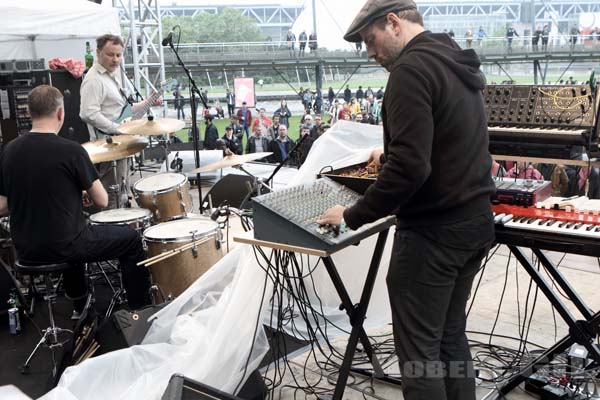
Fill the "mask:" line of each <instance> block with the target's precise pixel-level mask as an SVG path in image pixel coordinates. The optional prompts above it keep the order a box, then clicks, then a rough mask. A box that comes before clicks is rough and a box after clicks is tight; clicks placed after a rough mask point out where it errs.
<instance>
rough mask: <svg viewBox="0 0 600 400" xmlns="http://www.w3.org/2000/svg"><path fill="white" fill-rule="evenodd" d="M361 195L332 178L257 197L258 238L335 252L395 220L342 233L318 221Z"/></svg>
mask: <svg viewBox="0 0 600 400" xmlns="http://www.w3.org/2000/svg"><path fill="white" fill-rule="evenodd" d="M359 198H360V195H359V194H358V193H356V192H354V191H352V190H350V189H348V188H346V187H345V186H342V185H341V184H339V183H337V182H334V181H333V180H331V179H329V178H321V179H318V180H317V181H314V182H311V183H305V184H302V185H298V186H294V187H290V188H286V189H284V190H280V191H275V192H271V193H268V194H265V195H262V196H258V197H255V198H254V199H253V209H254V237H255V238H256V239H260V240H267V241H271V242H277V243H286V244H291V245H296V246H302V247H309V248H312V249H319V250H324V251H327V252H329V253H333V252H335V251H338V250H340V249H341V248H343V247H346V246H348V245H351V244H355V243H357V242H359V241H360V240H362V239H363V238H365V237H368V236H370V235H372V234H373V233H376V232H379V231H381V230H383V229H385V228H387V227H389V226H391V225H392V224H393V223H394V221H395V218H394V217H393V216H391V217H387V218H382V219H380V220H379V221H376V222H374V223H371V224H367V225H365V226H363V227H361V228H360V229H358V230H356V231H351V230H349V231H346V232H341V233H340V232H338V231H337V230H336V229H333V228H331V227H323V226H319V225H318V224H317V222H316V221H317V219H318V218H319V217H320V216H321V215H322V214H323V213H324V212H325V211H326V210H327V209H329V208H331V207H333V206H335V205H337V204H339V205H342V206H345V207H349V206H352V205H353V204H354V203H356V201H357V200H358V199H359Z"/></svg>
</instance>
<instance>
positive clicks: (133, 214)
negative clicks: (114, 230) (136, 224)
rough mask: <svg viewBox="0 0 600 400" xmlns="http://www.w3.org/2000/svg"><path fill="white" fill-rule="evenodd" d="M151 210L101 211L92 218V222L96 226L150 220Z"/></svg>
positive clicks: (118, 209)
mask: <svg viewBox="0 0 600 400" xmlns="http://www.w3.org/2000/svg"><path fill="white" fill-rule="evenodd" d="M150 216H151V213H150V210H146V209H145V208H117V209H114V210H107V211H101V212H99V213H96V214H93V215H91V216H90V221H92V222H93V223H96V224H117V223H119V222H130V221H136V220H139V219H140V220H143V219H146V218H150Z"/></svg>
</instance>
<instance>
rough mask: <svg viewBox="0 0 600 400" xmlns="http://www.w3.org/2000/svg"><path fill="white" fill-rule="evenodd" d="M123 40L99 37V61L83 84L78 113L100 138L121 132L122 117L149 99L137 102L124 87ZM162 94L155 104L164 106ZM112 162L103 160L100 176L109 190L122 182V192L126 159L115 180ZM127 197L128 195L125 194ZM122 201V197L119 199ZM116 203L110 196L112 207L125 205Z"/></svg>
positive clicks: (135, 110) (118, 165) (114, 37)
mask: <svg viewBox="0 0 600 400" xmlns="http://www.w3.org/2000/svg"><path fill="white" fill-rule="evenodd" d="M122 56H123V40H122V39H121V37H119V36H116V35H109V34H107V35H102V36H100V37H99V38H97V39H96V60H95V61H94V65H93V66H92V67H91V68H90V70H89V71H88V73H87V75H86V76H85V78H84V79H83V83H82V84H81V105H80V112H79V116H80V117H81V119H82V120H83V121H84V122H86V123H87V124H88V128H89V130H90V138H92V139H93V138H98V139H101V138H103V137H104V135H103V134H109V135H114V134H118V133H119V131H118V126H119V122H120V121H118V120H119V118H120V117H122V116H126V115H127V114H128V112H127V110H130V112H129V114H136V113H138V112H139V111H140V110H143V108H144V107H145V106H146V101H142V102H139V103H134V102H133V100H132V98H131V96H129V97H128V96H127V92H128V91H127V90H126V89H125V88H124V86H123V74H122V73H121V71H122V70H121V62H122ZM161 104H162V98H161V97H159V98H158V99H157V100H156V101H155V102H154V104H153V105H161ZM112 167H113V164H112V163H100V164H99V165H98V170H99V172H100V177H101V178H100V179H101V181H102V184H103V185H104V187H105V188H106V189H109V188H110V186H112V185H116V184H119V185H120V186H121V187H120V190H121V191H125V193H126V191H127V188H128V187H129V182H128V170H127V161H126V160H119V161H118V162H117V174H116V175H117V181H116V182H115V178H114V175H115V174H114V173H113V169H112ZM124 197H125V196H124ZM120 200H121V199H120ZM122 202H123V201H122V200H121V204H118V205H117V204H115V203H116V201H115V199H114V196H110V197H109V208H115V207H120V206H123V205H124V204H122Z"/></svg>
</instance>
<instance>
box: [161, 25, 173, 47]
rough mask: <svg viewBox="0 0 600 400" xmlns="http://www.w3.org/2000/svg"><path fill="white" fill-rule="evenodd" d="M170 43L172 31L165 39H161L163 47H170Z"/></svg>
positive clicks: (171, 41)
mask: <svg viewBox="0 0 600 400" xmlns="http://www.w3.org/2000/svg"><path fill="white" fill-rule="evenodd" d="M172 43H173V30H172V29H171V31H170V32H169V34H168V35H167V37H166V38H164V39H163V41H162V45H163V46H168V45H170V44H172Z"/></svg>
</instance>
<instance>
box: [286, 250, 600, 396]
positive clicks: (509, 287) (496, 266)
mask: <svg viewBox="0 0 600 400" xmlns="http://www.w3.org/2000/svg"><path fill="white" fill-rule="evenodd" d="M508 254H509V252H508V249H507V248H506V247H505V246H501V247H499V248H498V249H497V252H496V253H495V255H494V256H493V257H492V258H491V259H490V260H489V262H488V264H487V266H486V268H485V269H484V270H483V271H482V273H480V274H479V276H478V277H477V278H476V281H475V283H477V281H478V280H479V278H481V283H480V285H479V289H478V291H477V294H476V296H475V297H474V298H473V307H472V310H471V312H470V314H469V320H468V328H467V329H468V330H469V331H472V333H469V334H468V336H469V339H470V340H477V341H482V342H485V343H488V341H490V336H489V333H490V332H492V330H493V331H494V332H495V334H496V335H505V336H511V337H519V329H520V326H519V321H522V320H523V316H524V312H525V301H526V295H527V289H528V285H529V276H528V275H527V273H526V271H525V270H524V269H523V267H521V266H519V265H517V264H516V262H515V259H514V257H510V259H509V257H508ZM563 256H564V254H559V253H551V258H552V259H553V260H554V261H555V262H558V261H559V260H560V259H561V258H562V257H563ZM559 269H560V271H561V272H562V273H563V274H564V276H565V277H566V278H567V279H568V281H569V282H570V283H571V285H572V286H573V287H574V288H575V290H576V291H577V292H578V293H579V295H580V296H581V297H582V298H583V300H584V301H585V302H586V303H587V305H588V306H589V307H590V308H591V309H592V310H598V309H599V308H600V296H598V294H597V287H598V280H599V279H600V276H599V275H600V268H599V265H598V260H597V259H594V258H591V257H583V256H577V255H567V256H566V257H564V259H563V260H562V261H561V262H560V267H559ZM517 281H518V285H517ZM505 282H506V287H505ZM474 286H475V285H474ZM517 286H518V290H517ZM533 287H534V288H535V285H534V286H533ZM555 290H556V291H557V292H558V289H555ZM503 291H504V295H502V293H503ZM533 294H534V292H532V294H531V296H530V300H529V307H528V310H529V312H531V310H532V304H533ZM502 296H503V299H502V302H501V298H502ZM500 303H501V307H500ZM565 303H566V304H567V306H568V308H569V309H570V311H571V312H573V313H574V315H577V316H578V317H579V313H577V310H576V309H575V307H573V305H572V304H571V303H570V302H568V301H565ZM367 317H368V314H367ZM496 317H498V318H497V320H496ZM494 324H496V326H495V328H494ZM475 331H477V332H482V333H483V334H476V333H473V332H475ZM382 333H388V334H391V327H384V328H382V330H380V331H376V332H369V334H370V335H371V334H377V335H381V334H382ZM567 334H568V329H567V325H566V324H565V323H564V322H563V320H562V319H561V318H560V316H559V315H558V314H557V313H555V312H554V313H553V311H552V307H551V306H550V303H549V301H548V300H547V299H546V298H545V297H544V295H543V294H542V293H541V292H539V293H538V296H537V302H536V305H535V310H534V313H533V319H532V322H531V328H530V331H529V336H528V340H529V342H531V343H535V344H538V345H541V346H544V347H549V346H551V345H553V344H554V343H556V342H557V341H558V340H560V339H561V338H563V337H564V336H565V335H567ZM334 343H335V344H336V348H338V349H339V350H340V351H342V352H343V351H344V349H345V346H346V343H347V338H338V339H336V340H334ZM491 343H492V344H494V345H502V346H507V347H509V348H511V349H517V347H518V342H517V341H515V340H508V339H502V338H499V337H497V336H495V337H494V338H493V339H491ZM528 349H529V350H535V349H536V347H534V346H528ZM473 353H474V354H475V352H473ZM308 355H309V353H308V350H307V351H305V352H304V353H302V354H296V355H295V357H294V358H292V359H291V361H290V366H291V367H292V369H293V370H294V375H295V379H300V382H302V381H303V377H304V376H305V377H306V379H305V381H306V382H312V383H313V384H314V383H315V382H317V381H318V380H319V378H323V377H324V376H325V377H326V376H327V375H326V374H323V372H322V370H321V369H320V368H319V367H317V365H316V363H315V361H314V360H312V359H311V358H309V359H308V363H307V364H306V369H305V367H304V365H305V362H307V356H308ZM321 361H323V360H321ZM386 372H387V373H392V374H393V373H394V372H397V367H396V366H395V365H391V366H390V368H389V369H388V370H386ZM500 372H501V371H500V370H499V369H498V370H495V371H489V370H486V369H484V370H481V374H482V375H481V376H484V377H485V376H487V377H489V376H490V375H489V374H490V373H492V374H494V373H500ZM291 375H292V374H291V373H290V372H289V371H288V372H287V373H286V375H285V376H284V381H283V383H282V385H281V386H282V387H284V386H285V385H286V384H289V385H290V388H285V389H283V390H282V391H281V393H278V394H277V395H276V396H275V397H276V398H280V399H285V400H287V399H293V398H295V397H294V393H295V390H294V389H293V388H291V387H295V386H297V384H296V383H294V380H293V379H292V378H291ZM333 379H335V376H333ZM352 381H354V382H361V383H359V384H352V385H348V386H347V388H346V391H345V393H344V399H350V400H352V399H357V400H358V399H365V398H369V397H375V398H378V399H402V398H403V396H402V392H401V389H400V387H398V386H394V385H390V384H387V383H382V382H378V381H373V382H370V381H368V380H367V381H365V379H364V378H363V377H361V376H360V375H356V376H355V377H354V378H352V377H351V378H350V380H349V382H352ZM319 387H323V388H327V387H330V388H332V387H333V384H332V383H331V382H330V383H328V382H327V379H322V380H321V382H320V383H319ZM496 393H497V391H496V390H494V389H493V386H492V385H491V384H487V383H485V382H482V381H478V387H477V399H493V398H495V395H496ZM505 398H506V399H507V400H521V399H531V398H537V397H534V396H532V395H530V394H529V393H527V392H525V391H524V390H523V389H522V385H521V387H519V388H516V389H514V390H513V391H511V392H510V393H509V394H507V395H506V396H505ZM590 398H592V397H590ZM595 398H600V397H595Z"/></svg>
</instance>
